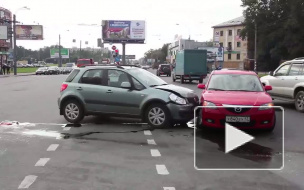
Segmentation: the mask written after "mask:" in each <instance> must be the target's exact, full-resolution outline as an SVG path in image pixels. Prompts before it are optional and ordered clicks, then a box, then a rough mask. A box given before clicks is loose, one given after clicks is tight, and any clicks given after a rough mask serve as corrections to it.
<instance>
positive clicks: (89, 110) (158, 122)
mask: <svg viewBox="0 0 304 190" xmlns="http://www.w3.org/2000/svg"><path fill="white" fill-rule="evenodd" d="M60 94H61V95H60V98H59V99H58V105H59V109H60V115H64V117H65V119H66V120H67V121H69V122H71V123H78V122H80V121H81V120H82V119H83V117H84V116H87V115H96V114H101V113H102V114H109V115H110V116H125V117H135V118H141V119H142V120H143V121H145V122H147V123H148V124H149V125H150V126H152V127H168V126H170V125H171V124H175V123H183V124H184V123H187V122H188V121H190V120H192V119H193V117H194V108H195V107H196V106H198V96H197V95H196V94H195V93H194V91H192V90H190V89H187V88H183V87H179V86H175V85H171V84H167V83H166V82H165V81H164V80H162V79H161V78H159V77H157V76H155V75H154V74H153V73H151V72H149V71H146V70H144V69H141V68H138V67H132V66H90V67H83V68H76V69H74V70H73V71H72V72H71V74H70V75H69V76H68V77H67V79H66V80H65V82H64V83H63V84H62V85H61V90H60Z"/></svg>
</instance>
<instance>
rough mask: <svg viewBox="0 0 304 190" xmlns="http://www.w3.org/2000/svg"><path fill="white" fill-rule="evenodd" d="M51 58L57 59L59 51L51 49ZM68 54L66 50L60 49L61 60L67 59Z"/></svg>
mask: <svg viewBox="0 0 304 190" xmlns="http://www.w3.org/2000/svg"><path fill="white" fill-rule="evenodd" d="M50 54H51V58H59V49H58V48H53V49H51V50H50ZM69 56H70V53H69V50H68V49H66V48H61V58H69Z"/></svg>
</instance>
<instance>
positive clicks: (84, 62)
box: [76, 59, 94, 67]
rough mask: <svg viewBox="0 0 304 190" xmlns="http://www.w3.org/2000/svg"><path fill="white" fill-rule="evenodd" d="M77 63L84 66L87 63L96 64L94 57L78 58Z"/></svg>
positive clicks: (78, 65)
mask: <svg viewBox="0 0 304 190" xmlns="http://www.w3.org/2000/svg"><path fill="white" fill-rule="evenodd" d="M76 65H77V67H82V66H85V65H94V61H93V59H78V60H77V61H76Z"/></svg>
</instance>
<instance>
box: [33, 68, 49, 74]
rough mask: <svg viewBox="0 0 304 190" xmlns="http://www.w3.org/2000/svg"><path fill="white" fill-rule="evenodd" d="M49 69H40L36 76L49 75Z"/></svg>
mask: <svg viewBox="0 0 304 190" xmlns="http://www.w3.org/2000/svg"><path fill="white" fill-rule="evenodd" d="M47 70H48V68H47V67H40V68H38V69H37V71H36V75H45V74H46V73H47Z"/></svg>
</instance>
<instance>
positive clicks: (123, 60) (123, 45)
mask: <svg viewBox="0 0 304 190" xmlns="http://www.w3.org/2000/svg"><path fill="white" fill-rule="evenodd" d="M122 64H123V65H126V42H122Z"/></svg>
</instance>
